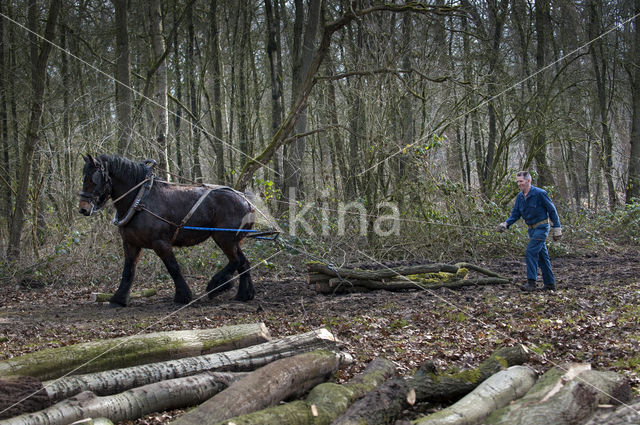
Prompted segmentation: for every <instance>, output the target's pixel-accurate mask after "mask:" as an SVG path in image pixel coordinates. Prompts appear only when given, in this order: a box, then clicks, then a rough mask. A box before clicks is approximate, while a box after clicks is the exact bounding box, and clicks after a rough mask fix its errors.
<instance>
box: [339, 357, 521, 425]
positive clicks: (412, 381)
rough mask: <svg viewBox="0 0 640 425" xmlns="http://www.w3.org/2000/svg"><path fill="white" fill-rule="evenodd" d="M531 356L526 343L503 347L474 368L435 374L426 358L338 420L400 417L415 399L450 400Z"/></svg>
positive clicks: (377, 421)
mask: <svg viewBox="0 0 640 425" xmlns="http://www.w3.org/2000/svg"><path fill="white" fill-rule="evenodd" d="M528 360H529V353H528V351H527V350H526V348H525V347H524V346H523V345H517V346H514V347H504V348H501V349H499V350H497V351H496V352H495V353H493V354H492V355H491V356H490V357H489V358H488V359H487V360H485V361H484V362H482V363H481V364H480V366H478V367H477V368H475V369H472V370H468V371H464V372H460V373H455V374H448V375H436V374H435V368H434V367H433V365H432V364H431V363H429V362H425V363H424V364H423V365H422V366H421V367H420V369H419V370H418V372H417V373H416V374H415V375H414V376H412V377H410V378H408V379H403V378H393V379H390V380H389V381H387V382H385V383H384V384H383V385H380V386H379V387H377V388H375V389H374V390H372V391H371V392H370V393H368V394H366V395H365V396H364V397H363V398H361V399H360V400H358V401H357V402H355V403H354V404H353V406H351V407H350V408H349V410H348V411H347V412H345V413H344V415H343V417H342V418H339V419H338V420H337V421H336V422H335V423H336V424H341V425H344V424H369V425H371V424H387V423H390V422H391V421H393V419H396V418H398V417H400V414H401V413H402V411H403V410H404V409H406V408H407V407H409V405H410V404H413V403H409V401H408V397H409V396H411V398H412V400H411V401H413V402H415V401H430V402H451V401H456V400H458V399H459V398H460V397H462V396H464V395H465V394H468V393H469V392H470V391H471V390H473V389H474V388H476V387H477V386H478V385H479V384H480V383H481V382H483V381H484V380H486V379H487V378H489V377H490V376H492V375H493V374H495V373H497V372H499V371H500V370H502V369H505V368H507V367H509V366H514V365H520V364H522V363H525V362H526V361H528Z"/></svg>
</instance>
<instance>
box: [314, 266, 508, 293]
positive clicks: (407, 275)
mask: <svg viewBox="0 0 640 425" xmlns="http://www.w3.org/2000/svg"><path fill="white" fill-rule="evenodd" d="M307 269H308V271H309V274H308V282H309V284H312V285H314V286H315V289H316V291H317V292H319V293H322V294H336V293H345V292H367V291H370V290H378V289H384V290H388V291H401V290H407V289H429V290H433V289H439V288H443V287H446V288H450V289H456V288H461V287H464V286H475V285H503V284H508V283H510V282H511V280H510V279H508V278H505V277H502V276H500V275H499V274H497V273H494V272H492V271H491V270H487V269H485V268H482V267H480V266H476V265H474V264H470V263H457V264H455V265H451V264H440V263H434V264H421V265H415V266H401V267H394V268H383V269H379V270H361V269H353V268H336V267H332V266H329V265H326V264H322V263H317V262H313V263H308V264H307ZM469 270H473V271H475V272H477V273H480V274H483V275H485V276H488V277H484V278H471V279H470V278H468V276H467V274H468V272H469Z"/></svg>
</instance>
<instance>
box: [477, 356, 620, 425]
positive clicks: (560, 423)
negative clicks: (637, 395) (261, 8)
mask: <svg viewBox="0 0 640 425" xmlns="http://www.w3.org/2000/svg"><path fill="white" fill-rule="evenodd" d="M630 396H631V389H630V386H629V382H628V381H627V380H626V379H625V378H624V377H622V376H620V375H618V374H616V373H614V372H598V371H594V370H591V367H590V365H588V364H587V365H584V364H572V365H569V366H556V367H554V368H552V369H550V370H549V371H548V372H547V373H545V374H544V375H543V376H542V377H541V378H540V379H539V380H538V382H537V383H536V384H535V385H534V386H533V387H532V388H531V389H530V390H529V391H528V392H527V394H525V396H524V397H522V398H520V399H519V400H517V401H516V402H514V403H512V404H510V405H509V406H506V407H504V408H502V409H499V410H497V411H495V412H493V413H492V414H491V415H490V416H489V417H488V418H487V419H486V420H485V423H486V424H528V425H538V424H540V425H547V424H554V425H568V424H578V423H582V422H584V421H585V420H586V419H587V418H588V417H589V416H591V415H592V414H593V412H595V410H596V409H597V408H598V405H599V404H612V403H620V402H625V401H628V400H629V399H630Z"/></svg>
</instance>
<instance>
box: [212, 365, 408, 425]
mask: <svg viewBox="0 0 640 425" xmlns="http://www.w3.org/2000/svg"><path fill="white" fill-rule="evenodd" d="M394 374H395V366H394V365H393V363H391V362H390V361H389V360H386V359H382V358H378V359H374V360H373V361H372V362H371V363H369V365H368V366H367V368H366V369H365V370H364V372H362V373H361V374H359V375H358V376H356V377H354V378H353V379H351V380H350V381H349V382H347V383H346V384H344V385H338V384H336V383H333V382H326V383H323V384H320V385H318V386H316V387H315V388H314V389H313V390H311V391H310V392H309V395H308V396H307V398H306V400H298V401H293V402H290V403H286V404H281V405H279V406H275V407H270V408H267V409H264V410H259V411H257V412H253V413H249V414H245V415H241V416H236V417H234V418H230V419H227V420H224V421H221V422H219V423H218V424H216V425H223V424H224V425H228V424H235V425H312V424H313V425H315V424H330V423H331V422H332V421H333V420H334V419H335V418H337V417H338V416H340V414H341V413H342V412H344V411H345V410H346V409H347V407H348V406H349V405H350V404H351V403H353V402H354V401H355V400H357V399H358V398H360V397H362V396H363V395H364V394H366V393H367V392H368V391H371V390H372V389H373V388H375V387H377V386H378V385H380V384H382V383H383V382H385V381H386V380H387V379H388V378H389V377H390V376H393V375H394Z"/></svg>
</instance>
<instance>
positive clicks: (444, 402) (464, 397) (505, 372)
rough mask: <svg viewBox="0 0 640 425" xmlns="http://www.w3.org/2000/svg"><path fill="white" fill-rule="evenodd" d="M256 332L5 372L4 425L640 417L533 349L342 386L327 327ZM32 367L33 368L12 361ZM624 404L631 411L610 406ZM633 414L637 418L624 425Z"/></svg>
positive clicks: (383, 370)
mask: <svg viewBox="0 0 640 425" xmlns="http://www.w3.org/2000/svg"><path fill="white" fill-rule="evenodd" d="M246 329H254V330H255V329H261V332H262V335H263V336H264V338H265V339H267V341H265V342H262V343H256V344H254V345H250V346H247V347H244V348H237V349H235V350H229V351H225V352H219V353H209V354H199V355H195V356H192V357H183V358H174V359H171V360H165V361H162V362H152V363H147V364H143V365H138V366H130V367H127V368H121V369H116V370H104V371H98V372H92V373H88V374H83V375H69V376H63V377H61V378H58V379H55V380H52V381H44V382H42V381H40V380H38V379H37V378H35V377H31V376H24V375H22V376H21V375H20V374H14V375H13V376H2V377H0V425H33V424H45V425H50V424H56V425H58V424H59V425H66V424H70V423H74V424H102V425H106V424H112V423H118V422H121V421H125V420H133V419H136V418H139V417H142V416H144V415H147V414H150V413H154V412H159V411H164V410H171V409H176V408H185V407H190V406H197V407H196V408H194V409H192V410H190V411H188V412H186V413H184V414H182V415H181V416H179V417H178V418H177V419H176V420H175V421H173V422H172V423H171V424H172V425H192V424H193V425H196V424H197V425H207V424H216V425H232V424H235V425H258V424H260V425H269V424H273V425H311V424H334V425H350V424H354V425H355V424H360V425H387V424H395V425H404V424H409V423H413V424H418V425H444V424H447V425H472V424H480V423H485V424H534V425H535V424H547V423H554V425H564V424H585V423H587V422H588V423H590V424H591V423H607V422H606V421H601V420H598V421H597V422H593V421H594V418H603V417H607V418H615V422H613V421H612V422H611V423H615V424H623V423H629V424H631V423H637V421H636V420H637V419H638V418H637V417H633V413H634V411H633V409H630V408H629V406H627V405H626V403H627V402H628V400H629V399H630V396H631V390H630V386H629V383H628V382H627V380H626V379H624V378H623V377H621V376H620V375H618V374H616V373H613V372H599V371H594V370H591V368H590V366H589V365H586V364H568V365H561V366H556V367H554V368H552V369H550V370H549V371H548V372H546V373H545V374H544V375H543V376H542V377H540V378H538V377H537V373H536V372H535V371H534V370H533V369H532V368H531V367H529V366H526V365H524V364H525V363H527V362H528V360H529V351H528V350H527V349H526V348H525V347H524V346H522V345H515V346H508V347H503V348H500V349H498V350H497V351H495V352H494V353H493V354H492V355H491V356H490V357H488V358H487V359H485V360H484V361H482V362H481V363H480V364H479V365H478V366H477V367H475V368H472V369H469V370H465V371H461V372H455V373H454V372H449V373H437V371H436V368H435V367H434V366H433V363H432V362H429V361H427V362H425V363H423V365H421V367H420V368H419V369H418V370H417V371H416V372H415V373H414V374H412V375H410V376H405V377H400V376H397V375H396V368H395V365H394V364H393V363H391V362H390V361H388V360H386V359H384V358H376V359H373V360H372V361H371V362H370V363H369V365H368V366H367V367H366V369H365V370H364V371H363V372H362V373H361V374H360V375H357V376H355V377H354V378H352V379H351V380H349V381H347V382H346V383H344V384H337V383H334V382H331V378H332V377H334V376H335V375H336V373H337V371H338V370H339V369H340V367H341V366H342V365H344V364H347V363H349V362H351V361H352V359H351V357H350V356H349V354H347V353H344V352H342V351H340V346H339V343H338V341H336V339H335V338H334V337H333V335H332V334H331V333H330V332H328V331H327V330H325V329H318V330H315V331H311V332H307V333H304V334H299V335H291V336H288V337H284V338H281V339H277V340H271V338H270V337H269V336H268V331H266V328H264V325H262V324H255V325H251V326H249V327H248V328H246ZM219 331H221V330H219ZM227 331H228V330H227ZM184 335H188V334H184ZM174 336H175V335H174ZM164 337H166V335H164ZM146 338H153V336H152V335H148V336H146ZM123 343H124V342H123ZM127 343H130V341H127ZM205 345H207V346H208V345H209V343H207V344H205ZM74 349H75V350H76V351H78V350H77V347H75V348H74ZM61 351H63V350H62V349H61ZM201 351H207V350H206V349H204V348H203V349H202V350H201ZM177 352H178V353H184V351H177ZM178 355H181V354H178ZM21 360H23V361H25V362H27V363H28V361H29V359H28V358H26V359H20V358H16V359H12V363H11V364H12V365H13V366H15V365H18V364H20V361H21ZM16 370H20V369H16ZM24 370H33V369H24ZM44 375H45V376H46V375H48V374H46V373H45V374H44ZM25 400H29V401H30V402H29V403H25V402H24V401H25ZM38 403H40V404H41V405H40V406H39V407H38V406H37V405H38ZM416 404H418V405H419V406H426V407H429V408H430V409H431V410H433V407H434V406H440V407H441V409H440V410H439V411H437V412H435V413H432V414H430V415H427V416H423V417H419V418H417V419H414V420H413V421H412V422H409V421H407V420H406V416H407V412H408V411H409V410H410V409H411V407H412V406H414V405H416ZM616 404H618V405H619V404H623V406H622V407H621V408H620V409H613V408H611V407H609V409H608V410H607V411H606V413H605V414H603V413H602V412H601V411H599V407H600V406H602V405H607V406H611V405H616ZM36 409H42V410H39V411H35V410H36ZM625 409H626V410H625ZM636 413H637V412H636ZM626 417H631V419H630V422H623V420H624V419H621V418H626ZM634 421H636V422H634Z"/></svg>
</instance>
